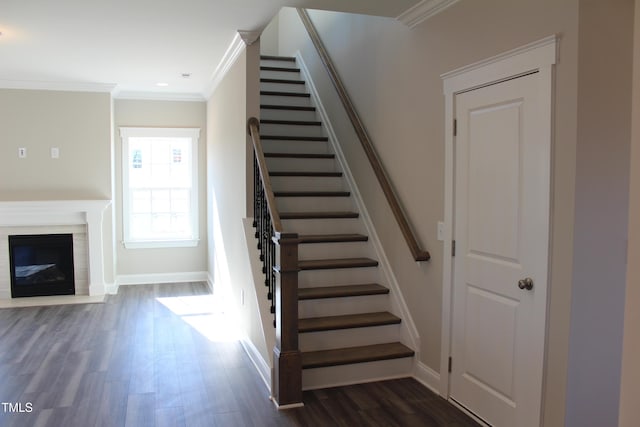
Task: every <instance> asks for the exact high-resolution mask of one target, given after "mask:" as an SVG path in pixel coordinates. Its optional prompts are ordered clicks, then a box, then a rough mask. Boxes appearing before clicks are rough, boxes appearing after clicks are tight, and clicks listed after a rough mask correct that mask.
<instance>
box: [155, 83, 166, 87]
mask: <svg viewBox="0 0 640 427" xmlns="http://www.w3.org/2000/svg"><path fill="white" fill-rule="evenodd" d="M156 86H160V87H166V86H169V83H156Z"/></svg>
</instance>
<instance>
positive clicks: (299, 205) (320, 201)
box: [276, 197, 354, 212]
mask: <svg viewBox="0 0 640 427" xmlns="http://www.w3.org/2000/svg"><path fill="white" fill-rule="evenodd" d="M276 204H277V205H278V210H279V211H280V212H314V211H316V212H328V211H350V210H353V208H354V206H353V205H354V203H353V200H351V198H350V197H276Z"/></svg>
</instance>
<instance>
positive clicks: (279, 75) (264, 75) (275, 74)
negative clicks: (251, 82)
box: [260, 67, 301, 80]
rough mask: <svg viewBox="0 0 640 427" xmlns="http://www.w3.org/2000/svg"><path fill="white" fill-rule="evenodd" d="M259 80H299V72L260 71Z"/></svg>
mask: <svg viewBox="0 0 640 427" xmlns="http://www.w3.org/2000/svg"><path fill="white" fill-rule="evenodd" d="M287 68H289V67H287ZM260 78H261V79H283V80H301V78H300V72H292V71H271V70H260Z"/></svg>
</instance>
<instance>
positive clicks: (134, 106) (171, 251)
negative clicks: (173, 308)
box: [114, 99, 207, 283]
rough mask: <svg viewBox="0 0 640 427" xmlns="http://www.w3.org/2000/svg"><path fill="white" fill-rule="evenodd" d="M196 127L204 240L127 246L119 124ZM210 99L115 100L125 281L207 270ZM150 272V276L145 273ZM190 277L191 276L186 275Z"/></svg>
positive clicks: (119, 260) (120, 265)
mask: <svg viewBox="0 0 640 427" xmlns="http://www.w3.org/2000/svg"><path fill="white" fill-rule="evenodd" d="M121 126H134V127H135V126H138V127H195V128H199V129H200V139H199V143H198V149H199V151H198V161H199V162H198V190H199V201H198V203H199V205H198V206H199V213H198V216H199V230H200V242H199V243H198V246H197V247H194V248H161V249H156V248H154V249H127V248H125V247H124V246H123V244H122V236H123V235H122V179H121V177H122V139H121V138H120V132H119V130H118V129H119V127H121ZM206 141H207V131H206V103H205V102H204V101H203V102H197V101H194V102H185V101H144V100H128V99H116V100H115V101H114V146H115V150H114V151H115V190H116V191H115V193H116V197H115V205H116V219H117V221H116V265H117V273H118V276H119V278H120V280H122V281H123V282H125V283H129V282H135V281H147V280H157V278H158V277H162V275H170V276H169V277H170V278H172V277H180V273H203V272H206V271H207V231H206V230H207V204H206V167H207V166H206ZM145 276H146V277H145ZM185 277H188V276H185Z"/></svg>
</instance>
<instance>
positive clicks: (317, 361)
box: [302, 342, 415, 369]
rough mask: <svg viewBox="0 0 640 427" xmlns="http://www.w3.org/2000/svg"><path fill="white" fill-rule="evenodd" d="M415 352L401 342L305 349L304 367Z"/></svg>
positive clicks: (377, 358) (370, 360)
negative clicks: (313, 349) (316, 349)
mask: <svg viewBox="0 0 640 427" xmlns="http://www.w3.org/2000/svg"><path fill="white" fill-rule="evenodd" d="M414 354H415V352H414V351H413V350H411V349H410V348H409V347H407V346H405V345H404V344H402V343H399V342H392V343H385V344H375V345H365V346H359V347H347V348H334V349H331V350H319V351H304V352H302V369H310V368H321V367H326V366H337V365H348V364H352V363H364V362H375V361H378V360H389V359H399V358H403V357H413V356H414Z"/></svg>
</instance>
